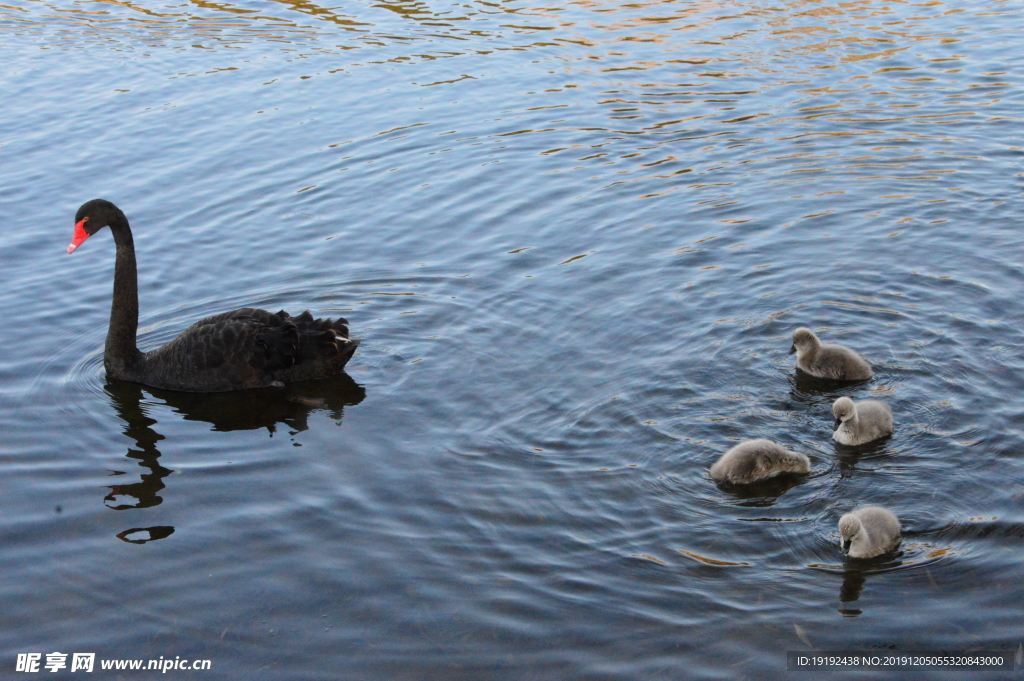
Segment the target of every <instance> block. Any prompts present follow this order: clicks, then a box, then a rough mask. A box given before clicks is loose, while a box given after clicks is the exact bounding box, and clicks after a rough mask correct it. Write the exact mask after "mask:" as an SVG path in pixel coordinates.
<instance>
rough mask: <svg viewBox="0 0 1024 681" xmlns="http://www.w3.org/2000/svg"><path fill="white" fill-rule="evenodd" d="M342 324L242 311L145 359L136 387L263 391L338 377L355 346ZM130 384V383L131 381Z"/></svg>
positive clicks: (217, 318)
mask: <svg viewBox="0 0 1024 681" xmlns="http://www.w3.org/2000/svg"><path fill="white" fill-rule="evenodd" d="M346 324H347V321H346V320H344V319H341V318H339V319H335V320H332V319H314V318H313V316H312V315H311V314H310V313H309V312H308V311H307V312H303V313H302V314H301V315H299V316H297V317H292V316H290V315H289V314H288V313H287V312H285V311H283V310H282V311H280V312H276V313H271V312H267V311H266V310H260V309H256V308H242V309H240V310H234V311H232V312H224V313H222V314H218V315H214V316H212V317H207V318H206V319H202V320H200V321H198V322H196V323H195V324H193V325H192V326H190V327H189V328H187V329H185V331H183V332H182V333H181V335H180V336H178V337H177V338H175V339H174V340H172V341H171V342H170V343H168V344H167V345H165V346H163V347H162V348H160V349H158V350H154V351H152V352H149V353H146V354H145V355H143V357H142V359H141V362H140V363H139V366H138V369H139V372H140V378H139V379H138V382H140V383H145V384H147V385H153V386H156V387H160V388H167V389H170V390H186V391H190V392H221V391H226V390H238V389H240V388H263V387H266V386H270V385H277V384H281V383H294V382H296V381H305V380H313V379H318V378H325V377H327V376H330V375H332V374H336V373H339V372H340V371H341V370H342V369H343V368H344V367H345V364H346V363H347V362H348V360H349V359H350V358H351V357H352V354H353V353H354V352H355V350H356V346H358V345H359V342H358V341H354V340H349V338H348V327H347V326H346ZM129 380H131V379H129Z"/></svg>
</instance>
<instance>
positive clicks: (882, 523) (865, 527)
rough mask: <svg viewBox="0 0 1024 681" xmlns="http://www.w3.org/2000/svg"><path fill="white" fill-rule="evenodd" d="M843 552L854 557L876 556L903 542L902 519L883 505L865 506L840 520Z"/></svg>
mask: <svg viewBox="0 0 1024 681" xmlns="http://www.w3.org/2000/svg"><path fill="white" fill-rule="evenodd" d="M839 534H840V536H841V537H842V540H841V543H842V547H843V553H845V554H846V555H848V556H850V557H851V558H874V557H875V556H880V555H882V554H883V553H888V552H889V551H892V550H893V549H894V548H896V545H897V544H899V543H900V521H899V520H898V519H897V518H896V516H895V515H893V512H892V511H890V510H889V509H887V508H882V507H881V506H863V507H861V508H858V509H856V510H853V511H851V512H849V513H847V514H846V515H844V516H843V517H842V518H840V519H839Z"/></svg>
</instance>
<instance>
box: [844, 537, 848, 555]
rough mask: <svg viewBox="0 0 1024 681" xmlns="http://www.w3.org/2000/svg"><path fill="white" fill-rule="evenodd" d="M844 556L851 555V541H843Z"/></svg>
mask: <svg viewBox="0 0 1024 681" xmlns="http://www.w3.org/2000/svg"><path fill="white" fill-rule="evenodd" d="M843 555H844V556H848V555H850V540H849V539H844V540H843Z"/></svg>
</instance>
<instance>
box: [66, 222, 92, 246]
mask: <svg viewBox="0 0 1024 681" xmlns="http://www.w3.org/2000/svg"><path fill="white" fill-rule="evenodd" d="M87 222H89V218H82V219H81V220H80V221H79V222H76V223H75V235H74V236H73V237H71V243H70V244H69V245H68V253H74V252H75V249H76V248H78V247H79V246H81V245H82V242H83V241H85V240H86V239H88V238H89V232H87V231H85V223H87Z"/></svg>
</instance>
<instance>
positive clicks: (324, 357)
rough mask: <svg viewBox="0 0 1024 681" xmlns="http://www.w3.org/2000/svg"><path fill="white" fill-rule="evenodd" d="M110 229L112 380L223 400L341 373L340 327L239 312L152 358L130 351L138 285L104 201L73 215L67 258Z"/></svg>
mask: <svg viewBox="0 0 1024 681" xmlns="http://www.w3.org/2000/svg"><path fill="white" fill-rule="evenodd" d="M107 226H109V227H110V231H111V232H112V233H113V235H114V243H115V244H116V245H117V258H116V261H115V263H114V299H113V301H112V303H111V308H110V328H109V329H108V330H107V343H106V347H105V348H104V350H103V366H104V368H105V369H106V370H107V376H108V377H109V378H113V379H120V380H123V381H131V382H133V383H141V384H143V385H147V386H151V387H154V388H165V389H168V390H182V391H187V392H225V391H228V390H241V389H244V388H264V387H269V386H276V387H280V386H282V385H284V384H285V383H294V382H296V381H306V380H313V379H318V378H325V377H327V376H330V375H332V374H336V373H338V372H340V371H341V370H342V369H343V368H344V367H345V364H346V363H347V362H348V360H349V359H350V358H351V357H352V354H353V353H354V352H355V351H356V347H357V346H358V345H359V341H357V340H351V339H349V337H348V327H347V326H346V324H348V322H347V321H346V320H344V319H341V318H339V319H336V320H331V319H313V315H311V314H310V313H309V312H308V311H306V312H303V313H302V314H300V315H299V316H298V317H292V316H290V315H289V314H288V313H287V312H285V311H283V310H282V311H281V312H277V313H271V312H267V311H266V310H257V309H255V308H249V307H247V308H242V309H241V310H235V311H234V312H224V313H222V314H218V315H214V316H212V317H207V318H206V319H203V320H200V321H198V322H196V323H195V324H193V325H192V326H190V327H188V328H187V329H185V330H184V331H183V332H182V333H181V335H180V336H178V337H177V338H175V339H174V340H172V341H171V342H170V343H168V344H167V345H165V346H163V347H162V348H160V349H158V350H153V351H151V352H140V351H139V349H138V348H137V347H136V346H135V334H136V331H137V330H138V326H139V285H138V274H137V271H136V267H135V243H134V241H133V240H132V231H131V228H130V227H129V226H128V218H126V217H125V216H124V213H123V212H121V209H120V208H118V207H117V206H115V205H114V204H112V203H111V202H109V201H104V200H103V199H93V200H92V201H87V202H86V203H84V204H82V207H81V208H79V209H78V213H76V214H75V234H74V237H73V238H72V240H71V245H69V246H68V253H71V252H73V251H74V250H75V249H76V248H78V247H79V246H81V245H82V242H83V241H85V240H86V239H88V238H89V237H90V236H92V235H93V234H95V233H96V232H98V231H100V230H101V229H103V228H104V227H107Z"/></svg>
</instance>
